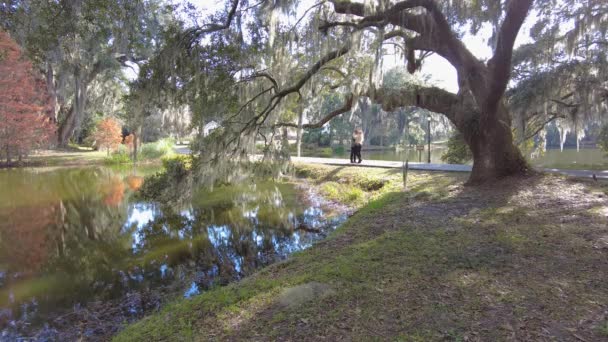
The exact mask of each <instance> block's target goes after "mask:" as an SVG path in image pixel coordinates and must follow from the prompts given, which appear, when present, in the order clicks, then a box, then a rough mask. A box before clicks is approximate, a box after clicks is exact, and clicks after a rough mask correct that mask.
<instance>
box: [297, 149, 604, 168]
mask: <svg viewBox="0 0 608 342" xmlns="http://www.w3.org/2000/svg"><path fill="white" fill-rule="evenodd" d="M445 151H446V149H445V147H443V146H431V163H437V164H442V163H443V161H442V160H441V155H442V154H444V153H445ZM348 153H350V152H348ZM405 153H406V152H405V151H403V150H401V151H395V150H394V149H387V150H367V151H366V150H365V147H364V148H363V151H362V153H361V154H362V157H363V159H367V160H390V161H403V160H405ZM309 156H311V157H322V156H321V155H319V154H317V155H315V154H314V153H313V154H310V155H309ZM333 157H335V158H345V159H348V157H349V155H348V154H347V153H343V154H334V156H333ZM419 158H420V161H422V162H423V163H426V162H427V158H428V155H427V151H426V150H425V151H422V152H421V153H420V152H418V151H416V150H415V148H411V149H410V150H409V155H408V159H409V161H414V162H417V161H419ZM528 159H529V160H530V162H531V163H532V165H533V166H535V167H539V168H559V169H575V170H577V169H594V170H598V169H608V157H607V156H606V152H604V151H602V150H600V149H597V148H585V149H580V151H577V150H576V149H565V150H563V151H560V150H559V149H548V150H547V151H545V152H544V153H542V154H538V155H535V156H529V157H528Z"/></svg>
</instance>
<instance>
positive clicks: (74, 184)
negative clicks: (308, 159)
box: [0, 168, 345, 330]
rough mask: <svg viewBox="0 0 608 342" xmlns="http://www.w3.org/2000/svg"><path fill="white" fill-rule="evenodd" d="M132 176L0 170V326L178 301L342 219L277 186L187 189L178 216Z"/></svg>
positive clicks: (133, 311) (305, 242)
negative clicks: (148, 301) (138, 193)
mask: <svg viewBox="0 0 608 342" xmlns="http://www.w3.org/2000/svg"><path fill="white" fill-rule="evenodd" d="M141 176H142V174H141V173H140V172H134V171H133V170H128V171H122V172H120V171H116V170H111V169H108V168H86V169H59V170H53V171H47V172H44V173H36V172H32V171H25V170H18V171H5V172H3V173H0V189H1V190H0V218H1V219H2V220H1V221H0V307H1V309H0V310H1V311H0V328H1V329H3V330H5V328H7V327H9V326H12V327H13V328H14V327H15V323H22V324H23V323H28V324H29V323H34V325H36V324H38V325H39V324H40V323H43V322H44V323H51V324H52V323H53V320H54V319H55V318H56V317H57V316H58V315H59V314H62V313H63V314H64V313H65V312H66V310H68V308H70V307H71V306H72V305H73V304H75V303H80V304H83V305H84V304H86V303H91V302H92V301H99V300H101V301H104V302H108V303H118V304H116V305H126V304H125V303H128V302H129V298H130V297H132V296H134V294H137V295H141V294H142V293H149V292H154V293H156V295H155V296H156V297H163V296H169V297H170V296H171V295H172V294H179V295H181V296H185V297H189V296H192V295H194V294H197V293H199V292H200V291H203V290H205V289H207V288H208V287H209V286H212V285H222V284H226V283H228V282H230V281H233V280H236V279H239V278H241V277H243V276H245V275H247V274H250V273H251V272H252V271H253V270H255V269H257V268H259V267H261V266H264V265H267V264H270V263H272V262H274V261H276V260H279V259H283V258H285V257H286V256H287V255H289V254H290V253H292V252H294V251H297V250H301V249H304V248H306V247H308V246H310V245H311V244H312V243H313V242H314V241H315V240H317V239H319V238H322V237H323V235H324V232H326V231H327V230H329V229H333V228H335V227H336V226H337V225H338V224H339V223H340V222H342V221H343V220H344V218H345V217H344V215H343V214H339V215H333V216H332V215H326V214H325V213H324V211H323V209H322V208H321V206H320V205H319V203H311V202H310V201H309V200H308V199H307V198H306V196H303V194H302V191H298V190H297V189H296V188H295V187H294V185H291V184H285V183H271V182H258V183H254V182H252V181H250V182H242V183H240V184H239V185H232V186H222V187H218V188H216V189H214V190H213V191H199V192H198V193H196V194H195V195H194V196H193V199H192V200H191V201H189V204H188V205H187V206H184V207H172V206H168V205H163V204H159V203H148V202H141V201H136V200H135V199H133V197H132V196H131V195H132V194H133V191H134V190H136V189H137V188H139V186H141V179H142V178H141ZM301 227H306V228H307V229H303V230H302V229H298V228H301ZM141 302H142V303H143V300H142V301H141ZM148 306H149V307H146V305H144V304H141V305H131V304H129V305H128V307H127V309H124V310H122V309H121V310H122V311H121V312H123V313H124V314H125V315H127V316H128V315H132V316H134V317H136V316H139V315H141V314H142V313H143V311H146V309H153V308H155V307H157V306H158V303H156V304H152V305H148ZM61 308H63V309H61ZM123 318H124V317H123ZM10 321H12V323H13V324H12V325H11V324H9V323H10ZM119 322H120V321H119ZM18 325H19V324H17V326H18ZM24 326H25V325H24ZM11 329H12V328H11ZM17 330H19V329H17Z"/></svg>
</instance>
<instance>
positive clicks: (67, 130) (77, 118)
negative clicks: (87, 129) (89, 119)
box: [58, 70, 89, 147]
mask: <svg viewBox="0 0 608 342" xmlns="http://www.w3.org/2000/svg"><path fill="white" fill-rule="evenodd" d="M88 84H89V81H86V80H85V79H84V78H83V77H82V75H81V73H80V71H79V70H76V72H75V73H74V88H75V93H74V103H73V104H72V107H71V108H70V111H69V112H68V115H67V117H66V118H65V119H64V120H63V122H62V123H61V125H60V126H59V134H58V138H59V141H58V143H59V146H62V147H65V146H67V145H68V141H69V140H70V138H71V137H72V135H74V133H75V132H76V131H77V130H78V129H80V124H81V122H82V118H83V116H84V110H85V107H86V99H87V88H88Z"/></svg>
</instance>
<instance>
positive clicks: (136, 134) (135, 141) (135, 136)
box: [131, 125, 142, 163]
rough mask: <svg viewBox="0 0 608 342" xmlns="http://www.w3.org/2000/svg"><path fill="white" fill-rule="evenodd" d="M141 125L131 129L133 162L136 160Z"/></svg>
mask: <svg viewBox="0 0 608 342" xmlns="http://www.w3.org/2000/svg"><path fill="white" fill-rule="evenodd" d="M141 130H142V129H141V125H138V126H137V128H136V129H135V130H134V131H133V133H131V134H133V162H134V163H136V162H137V153H138V148H139V146H138V145H139V144H140V140H141Z"/></svg>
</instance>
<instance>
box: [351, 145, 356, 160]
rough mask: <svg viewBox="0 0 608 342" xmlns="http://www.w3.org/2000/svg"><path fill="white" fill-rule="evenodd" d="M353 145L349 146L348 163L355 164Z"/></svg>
mask: <svg viewBox="0 0 608 342" xmlns="http://www.w3.org/2000/svg"><path fill="white" fill-rule="evenodd" d="M355 148H356V147H355V145H350V162H351V163H354V162H355Z"/></svg>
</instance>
